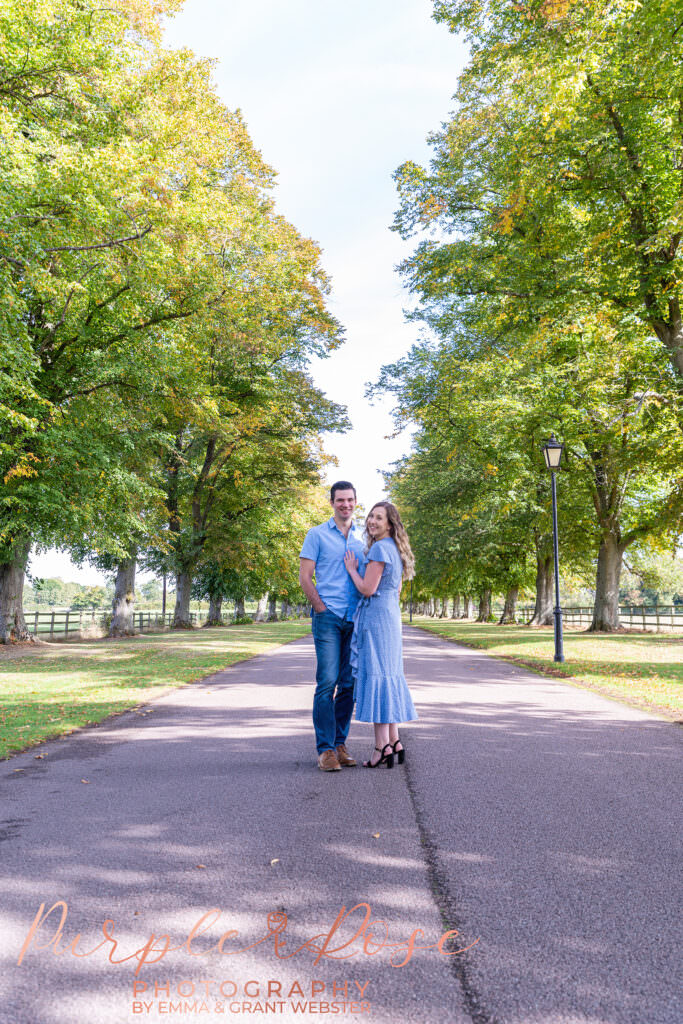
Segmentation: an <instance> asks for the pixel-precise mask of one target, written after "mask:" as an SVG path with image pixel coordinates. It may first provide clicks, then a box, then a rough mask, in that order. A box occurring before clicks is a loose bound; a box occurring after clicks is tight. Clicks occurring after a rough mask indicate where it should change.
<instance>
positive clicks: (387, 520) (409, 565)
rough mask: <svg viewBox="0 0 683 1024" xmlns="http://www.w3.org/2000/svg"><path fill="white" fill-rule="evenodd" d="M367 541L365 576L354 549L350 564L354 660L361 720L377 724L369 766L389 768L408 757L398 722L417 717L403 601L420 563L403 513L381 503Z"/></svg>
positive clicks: (375, 507) (367, 527)
mask: <svg viewBox="0 0 683 1024" xmlns="http://www.w3.org/2000/svg"><path fill="white" fill-rule="evenodd" d="M365 539H366V543H367V547H366V556H365V563H364V572H363V574H362V575H361V573H359V571H358V559H357V558H356V556H355V555H354V554H353V552H351V551H347V553H346V555H345V556H344V564H345V565H346V568H347V571H348V573H349V575H350V577H351V579H352V580H353V582H354V584H355V585H356V588H357V589H358V590H359V591H360V593H361V595H362V596H361V600H360V602H359V604H358V609H357V611H356V616H355V625H354V639H353V641H352V655H351V662H352V665H353V667H354V670H355V673H356V718H357V719H358V721H359V722H372V723H373V724H374V726H375V749H374V751H373V753H372V756H371V757H370V760H369V761H365V763H364V764H365V767H366V768H378V767H379V766H380V765H381V764H386V766H387V768H392V767H393V764H394V755H396V757H397V758H398V763H399V764H402V763H403V760H404V757H405V754H404V750H403V744H402V743H401V740H400V739H399V735H398V724H397V723H398V722H412V721H414V720H415V719H416V718H417V713H416V711H415V707H414V705H413V701H412V699H411V696H410V691H409V690H408V684H407V683H406V679H405V676H404V674H403V643H402V637H401V611H400V608H399V603H398V597H399V593H400V591H401V583H402V580H403V579H412V577H413V576H414V575H415V561H414V558H413V553H412V551H411V550H410V543H409V542H408V534H407V533H406V531H405V527H404V526H403V523H402V522H401V517H400V516H399V514H398V509H397V508H396V506H395V505H392V504H391V502H389V501H378V502H377V504H375V505H373V507H372V508H371V509H370V512H369V514H368V517H367V519H366V521H365Z"/></svg>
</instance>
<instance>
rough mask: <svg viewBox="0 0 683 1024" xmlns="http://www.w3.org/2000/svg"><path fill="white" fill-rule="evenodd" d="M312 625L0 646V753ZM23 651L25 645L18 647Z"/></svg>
mask: <svg viewBox="0 0 683 1024" xmlns="http://www.w3.org/2000/svg"><path fill="white" fill-rule="evenodd" d="M308 632H310V623H309V620H308V619H304V620H295V621H292V622H259V623H254V624H252V625H250V626H226V627H223V628H217V629H197V630H193V631H191V632H184V631H177V632H173V633H158V634H146V635H142V636H137V637H134V638H133V639H127V640H96V641H83V642H79V643H68V644H67V643H65V644H57V643H54V644H40V645H37V646H36V647H34V648H28V647H27V648H11V647H10V648H7V649H6V650H3V649H2V648H0V758H3V757H7V756H8V755H9V754H11V753H14V752H16V751H18V750H23V749H25V748H26V747H31V746H35V745H36V744H37V743H40V742H42V741H43V740H45V739H47V738H48V737H51V736H62V735H64V734H65V733H68V732H70V731H71V730H73V729H76V728H78V727H79V726H83V725H92V724H93V723H95V722H101V721H102V719H104V718H106V717H107V716H108V715H111V714H114V713H117V712H121V711H126V710H128V709H129V708H134V707H136V706H137V705H138V704H142V703H144V702H145V701H148V700H149V699H150V698H152V697H155V696H158V695H159V694H160V693H162V692H163V691H164V690H167V689H169V688H170V687H176V686H182V685H183V684H184V683H190V682H194V681H196V680H198V679H202V678H203V677H204V676H207V675H210V674H211V673H212V672H217V671H218V670H219V669H222V668H226V667H227V666H228V665H233V664H234V663H235V662H237V661H243V660H244V659H246V658H251V657H254V656H255V655H257V654H262V653H264V652H265V651H268V650H270V649H271V648H273V647H277V646H279V645H280V644H283V643H288V642H289V641H290V640H296V639H297V638H298V637H301V636H305V634H306V633H308ZM24 652H25V653H24Z"/></svg>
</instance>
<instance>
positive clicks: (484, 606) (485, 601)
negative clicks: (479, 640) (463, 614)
mask: <svg viewBox="0 0 683 1024" xmlns="http://www.w3.org/2000/svg"><path fill="white" fill-rule="evenodd" d="M490 615H491V588H490V587H489V588H488V589H487V590H482V592H481V593H480V595H479V614H478V615H477V622H488V620H489V616H490Z"/></svg>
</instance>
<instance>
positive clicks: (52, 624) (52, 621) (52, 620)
mask: <svg viewBox="0 0 683 1024" xmlns="http://www.w3.org/2000/svg"><path fill="white" fill-rule="evenodd" d="M54 636H55V613H54V611H53V612H52V615H51V616H50V640H54Z"/></svg>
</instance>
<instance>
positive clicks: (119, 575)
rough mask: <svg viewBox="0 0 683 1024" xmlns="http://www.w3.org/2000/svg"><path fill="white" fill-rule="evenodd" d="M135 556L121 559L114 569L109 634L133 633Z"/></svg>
mask: <svg viewBox="0 0 683 1024" xmlns="http://www.w3.org/2000/svg"><path fill="white" fill-rule="evenodd" d="M136 562H137V558H136V556H135V555H133V556H132V557H131V558H124V559H122V560H121V561H120V562H119V564H118V567H117V570H116V583H115V584H114V600H113V601H112V606H111V607H112V612H113V615H112V620H111V626H110V627H109V636H132V635H133V634H134V633H135V625H134V621H133V616H134V614H135V568H136Z"/></svg>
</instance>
